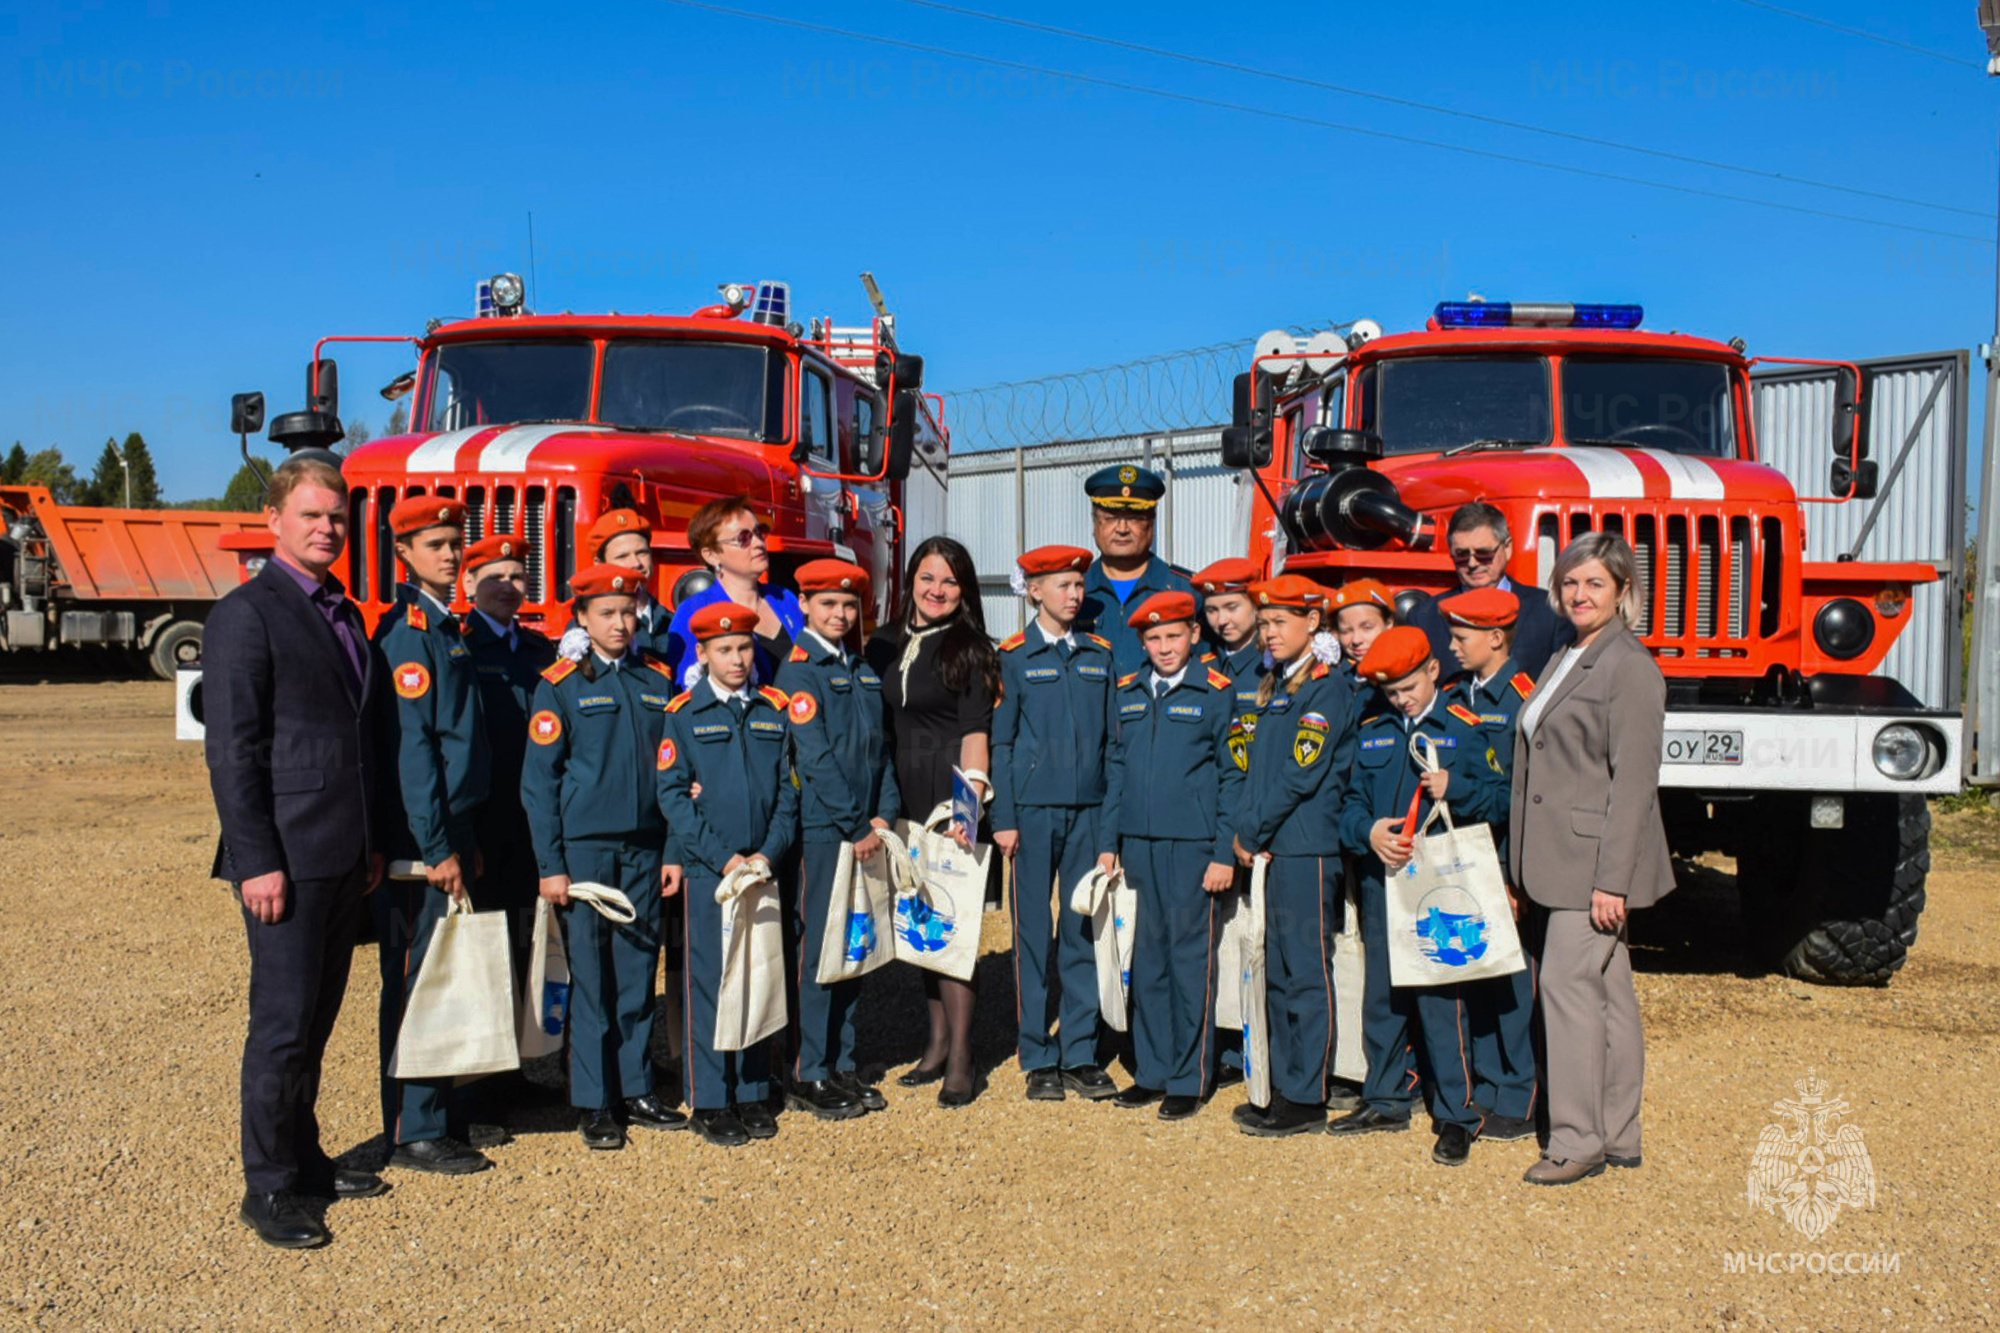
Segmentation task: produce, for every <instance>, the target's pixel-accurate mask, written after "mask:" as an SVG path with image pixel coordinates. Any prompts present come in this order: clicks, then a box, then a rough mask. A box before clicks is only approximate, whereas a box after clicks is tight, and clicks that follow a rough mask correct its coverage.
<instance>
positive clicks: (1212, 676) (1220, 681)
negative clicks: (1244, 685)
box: [1208, 667, 1236, 690]
mask: <svg viewBox="0 0 2000 1333" xmlns="http://www.w3.org/2000/svg"><path fill="white" fill-rule="evenodd" d="M1235 683H1236V682H1235V681H1233V680H1231V679H1230V678H1229V677H1227V676H1225V675H1223V674H1222V673H1221V672H1220V671H1217V670H1216V669H1215V668H1214V667H1210V668H1209V669H1208V688H1210V689H1211V690H1226V689H1228V688H1229V687H1230V686H1232V685H1234V684H1235Z"/></svg>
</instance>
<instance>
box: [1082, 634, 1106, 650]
mask: <svg viewBox="0 0 2000 1333" xmlns="http://www.w3.org/2000/svg"><path fill="white" fill-rule="evenodd" d="M1083 637H1084V638H1086V639H1089V640H1090V641H1091V642H1092V643H1094V644H1096V645H1097V646H1098V647H1099V648H1102V649H1103V650H1104V651H1105V652H1107V653H1108V652H1110V651H1111V640H1109V639H1107V638H1105V637H1104V636H1103V635H1102V634H1090V633H1087V632H1086V633H1085V634H1084V636H1083Z"/></svg>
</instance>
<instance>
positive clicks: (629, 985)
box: [522, 565, 687, 1150]
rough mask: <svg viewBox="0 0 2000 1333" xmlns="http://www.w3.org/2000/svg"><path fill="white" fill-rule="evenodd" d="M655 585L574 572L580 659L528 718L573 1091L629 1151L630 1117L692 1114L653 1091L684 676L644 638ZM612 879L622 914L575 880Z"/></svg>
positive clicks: (529, 796)
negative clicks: (573, 895) (657, 794)
mask: <svg viewBox="0 0 2000 1333" xmlns="http://www.w3.org/2000/svg"><path fill="white" fill-rule="evenodd" d="M642 586H643V583H642V581H641V580H640V578H639V576H638V574H637V573H636V572H635V571H633V570H631V569H627V568H625V567H624V566H623V565H593V566H591V567H590V568H589V569H586V570H584V571H583V572H582V573H580V574H578V575H577V576H576V577H574V578H573V579H571V580H570V590H571V591H572V592H574V593H575V594H576V600H575V602H574V604H573V608H572V609H573V610H574V611H575V614H576V620H577V623H578V624H580V625H581V626H582V627H583V630H584V632H585V633H586V634H588V635H589V636H590V648H589V651H587V652H586V653H584V655H583V656H582V657H581V658H580V659H571V658H564V659H562V660H561V661H558V662H556V663H555V664H554V665H553V666H550V667H549V668H548V669H547V670H546V671H544V672H542V680H541V684H539V685H538V686H537V687H536V689H535V699H534V704H533V708H534V712H533V715H532V716H530V717H529V719H528V725H527V739H528V758H527V764H526V769H525V780H524V782H523V786H522V799H523V804H524V806H525V807H526V809H527V815H528V827H529V833H530V836H531V837H532V839H533V841H534V847H535V861H536V864H537V868H538V869H539V871H540V874H541V878H540V889H541V896H542V897H543V898H544V899H546V900H547V901H549V902H550V903H553V904H555V905H556V906H557V907H558V908H560V909H561V910H562V914H563V920H564V933H565V934H566V936H567V937H568V941H569V971H570V992H569V1003H570V1008H569V1037H570V1042H569V1051H570V1057H569V1096H570V1104H571V1105H573V1106H574V1107H575V1108H576V1110H577V1129H578V1132H579V1133H580V1134H581V1135H582V1137H583V1142H584V1145H585V1146H586V1147H589V1148H594V1149H600V1150H610V1149H617V1148H622V1147H624V1146H625V1131H626V1127H627V1126H629V1125H639V1126H643V1127H645V1128H648V1129H684V1128H686V1126H687V1118H686V1117H685V1116H683V1115H682V1114H681V1113H680V1112H679V1111H676V1110H674V1109H673V1106H672V1100H671V1099H670V1098H662V1097H660V1096H659V1095H658V1094H657V1092H656V1091H655V1089H654V1086H653V1063H652V1060H651V1058H650V1057H649V1055H648V1054H647V1047H648V1045H649V1044H650V1042H651V1040H652V1035H653V1014H654V1008H655V1006H654V1002H653V975H654V973H655V972H656V971H657V970H658V968H659V963H660V948H661V923H662V920H663V918H664V915H665V909H664V905H663V903H662V901H661V899H662V896H663V895H665V894H671V893H672V892H674V889H675V882H674V880H673V879H672V877H670V876H669V875H668V874H667V872H666V869H665V860H666V852H665V846H666V832H667V825H666V820H665V819H663V818H662V817H661V815H660V809H659V804H658V802H657V801H656V800H655V799H654V794H653V785H652V783H651V781H650V780H649V779H650V778H651V776H652V774H653V773H654V772H655V770H656V766H657V763H658V757H659V754H660V753H661V750H660V745H661V736H662V734H663V733H664V731H665V729H666V719H667V705H668V704H669V702H671V700H672V698H673V676H672V673H671V672H669V670H668V669H667V666H666V663H664V662H663V661H661V660H660V659H659V658H657V657H655V656H653V655H652V654H651V653H648V652H645V651H644V650H642V649H639V648H636V647H635V646H634V645H633V642H632V627H633V623H634V620H635V613H634V606H635V603H636V602H637V600H638V596H639V589H640V588H641V587H642ZM579 883H583V884H603V885H608V886H609V887H611V888H614V889H617V890H619V891H620V892H621V893H623V894H624V895H625V896H626V897H627V898H628V899H630V900H631V903H632V909H633V912H634V916H633V919H632V920H630V921H627V922H624V923H622V924H621V923H617V922H614V921H612V920H611V919H610V918H609V917H606V916H604V915H602V914H600V913H599V912H598V910H597V909H596V908H595V907H593V906H591V905H590V904H588V903H575V904H572V902H571V900H570V887H571V886H572V885H573V884H579Z"/></svg>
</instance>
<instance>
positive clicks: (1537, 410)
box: [1359, 356, 1550, 454]
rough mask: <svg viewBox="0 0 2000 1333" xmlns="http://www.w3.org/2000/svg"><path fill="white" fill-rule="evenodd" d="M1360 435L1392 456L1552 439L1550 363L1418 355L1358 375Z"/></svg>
mask: <svg viewBox="0 0 2000 1333" xmlns="http://www.w3.org/2000/svg"><path fill="white" fill-rule="evenodd" d="M1359 387H1360V391H1361V394H1360V396H1361V429H1363V430H1369V431H1374V432H1375V433H1376V434H1377V435H1380V436H1381V437H1382V448H1383V450H1384V451H1385V452H1387V453H1392V454H1413V453H1425V452H1430V451H1439V452H1442V451H1443V450H1446V449H1453V448H1456V447H1458V446H1459V445H1462V444H1466V443H1468V442H1469V441H1472V440H1483V439H1501V440H1520V441H1523V442H1527V443H1533V444H1546V443H1548V439H1549V427H1550V422H1549V363H1548V362H1547V361H1546V360H1544V359H1543V358H1541V357H1539V356H1414V357H1396V358H1392V359H1389V360H1386V361H1381V362H1378V363H1376V364H1375V365H1373V366H1370V367H1369V368H1368V369H1367V370H1365V371H1363V372H1362V374H1361V376H1360V386H1359Z"/></svg>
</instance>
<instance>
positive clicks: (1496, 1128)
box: [1479, 1115, 1609, 1161]
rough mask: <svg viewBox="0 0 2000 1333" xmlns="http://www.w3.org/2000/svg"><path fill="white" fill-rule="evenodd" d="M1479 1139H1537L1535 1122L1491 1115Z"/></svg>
mask: <svg viewBox="0 0 2000 1333" xmlns="http://www.w3.org/2000/svg"><path fill="white" fill-rule="evenodd" d="M1479 1137H1480V1138H1482V1139H1491V1140H1492V1141H1493V1142H1495V1143H1519V1142H1520V1141H1521V1140H1522V1139H1532V1138H1533V1137H1535V1122H1534V1121H1533V1120H1529V1119H1525V1118H1523V1117H1521V1116H1512V1115H1489V1116H1487V1117H1486V1122H1485V1123H1484V1124H1482V1125H1481V1126H1480V1127H1479ZM1606 1160H1607V1161H1608V1160H1609V1159H1608V1158H1607V1159H1606Z"/></svg>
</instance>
